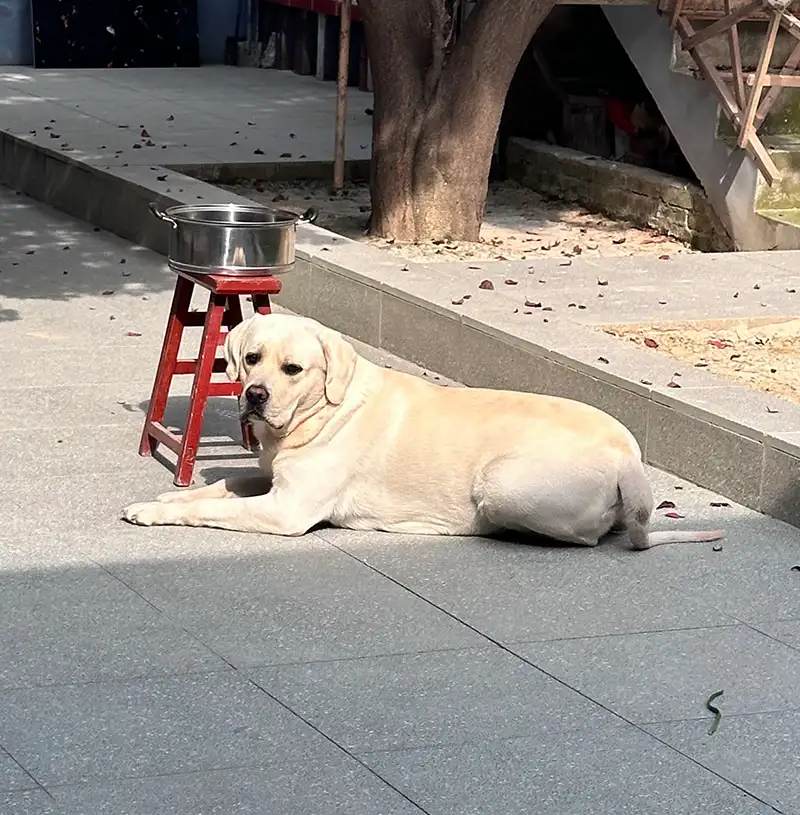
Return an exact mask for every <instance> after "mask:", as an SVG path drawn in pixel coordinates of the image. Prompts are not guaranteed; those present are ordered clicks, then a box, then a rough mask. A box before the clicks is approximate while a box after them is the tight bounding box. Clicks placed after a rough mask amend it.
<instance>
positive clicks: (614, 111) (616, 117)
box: [606, 99, 636, 136]
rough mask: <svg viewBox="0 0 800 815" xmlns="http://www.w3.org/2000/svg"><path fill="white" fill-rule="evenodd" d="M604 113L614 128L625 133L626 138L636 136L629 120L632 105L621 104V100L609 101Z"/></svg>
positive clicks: (627, 103)
mask: <svg viewBox="0 0 800 815" xmlns="http://www.w3.org/2000/svg"><path fill="white" fill-rule="evenodd" d="M606 113H607V114H608V118H609V119H611V121H612V122H613V124H614V127H616V128H618V129H619V130H621V131H622V132H623V133H626V134H627V135H628V136H635V135H636V128H635V127H634V124H633V121H632V119H631V114H632V113H633V105H632V104H630V103H629V102H623V101H622V100H621V99H609V100H608V101H607V102H606Z"/></svg>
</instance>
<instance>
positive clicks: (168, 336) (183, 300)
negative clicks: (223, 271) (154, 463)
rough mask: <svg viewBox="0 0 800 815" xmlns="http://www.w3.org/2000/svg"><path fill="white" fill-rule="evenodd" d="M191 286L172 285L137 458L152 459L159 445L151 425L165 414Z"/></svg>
mask: <svg viewBox="0 0 800 815" xmlns="http://www.w3.org/2000/svg"><path fill="white" fill-rule="evenodd" d="M193 289H194V283H193V282H192V281H191V280H187V279H186V278H185V277H178V282H177V283H176V284H175V294H174V295H173V296H172V306H171V307H170V312H169V320H168V321H167V330H166V333H165V334H164V343H163V345H162V346H161V357H160V358H159V360H158V371H157V372H156V380H155V382H154V384H153V392H152V394H151V395H150V403H149V404H148V406H147V415H146V417H145V422H144V430H143V431H142V439H141V441H140V443H139V455H140V456H152V455H153V453H154V452H155V449H156V446H157V444H158V442H157V441H156V440H155V439H154V438H153V437H152V436H151V435H150V433H149V430H150V424H151V423H152V422H160V421H161V420H162V419H163V418H164V411H165V410H166V407H167V399H168V398H169V388H170V385H171V384H172V377H173V376H174V374H175V363H176V362H177V361H178V352H179V351H180V347H181V339H182V337H183V329H184V328H185V327H186V317H187V315H188V314H189V306H190V305H191V302H192V291H193Z"/></svg>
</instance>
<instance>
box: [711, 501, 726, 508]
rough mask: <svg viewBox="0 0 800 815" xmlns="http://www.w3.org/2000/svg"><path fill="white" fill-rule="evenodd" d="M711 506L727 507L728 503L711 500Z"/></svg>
mask: <svg viewBox="0 0 800 815" xmlns="http://www.w3.org/2000/svg"><path fill="white" fill-rule="evenodd" d="M711 506H712V507H729V506H730V504H729V503H728V502H727V501H712V502H711Z"/></svg>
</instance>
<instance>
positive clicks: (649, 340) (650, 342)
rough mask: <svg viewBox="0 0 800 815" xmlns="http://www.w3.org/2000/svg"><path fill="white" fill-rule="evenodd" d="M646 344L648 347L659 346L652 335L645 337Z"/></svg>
mask: <svg viewBox="0 0 800 815" xmlns="http://www.w3.org/2000/svg"><path fill="white" fill-rule="evenodd" d="M644 344H645V345H646V346H647V347H648V348H658V343H657V342H656V341H655V340H654V339H653V338H652V337H645V338H644Z"/></svg>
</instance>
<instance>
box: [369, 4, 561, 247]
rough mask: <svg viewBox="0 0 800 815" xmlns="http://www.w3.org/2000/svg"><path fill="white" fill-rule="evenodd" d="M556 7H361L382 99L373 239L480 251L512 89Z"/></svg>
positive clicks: (376, 120) (376, 123) (377, 117)
mask: <svg viewBox="0 0 800 815" xmlns="http://www.w3.org/2000/svg"><path fill="white" fill-rule="evenodd" d="M554 5H555V0H479V1H478V3H477V5H476V6H475V8H474V10H473V11H472V13H471V14H470V15H469V17H468V19H467V21H466V23H465V25H464V27H463V29H462V31H461V33H460V35H459V37H458V39H457V41H456V42H453V37H452V34H453V22H454V7H455V0H359V8H360V10H361V15H362V19H363V21H364V34H365V39H366V45H367V52H368V54H369V59H370V65H371V69H372V79H373V85H374V89H375V103H374V117H373V138H372V165H371V177H370V191H371V197H372V215H371V218H370V232H371V233H372V234H373V235H377V236H380V237H384V238H393V239H395V240H398V241H411V242H421V241H430V240H465V241H477V240H478V237H479V233H480V227H481V222H482V220H483V208H484V204H485V201H486V192H487V188H488V179H489V168H490V165H491V160H492V152H493V149H494V143H495V138H496V135H497V128H498V126H499V123H500V117H501V115H502V112H503V105H504V102H505V97H506V93H507V91H508V87H509V85H510V84H511V80H512V78H513V76H514V72H515V71H516V68H517V65H518V63H519V61H520V58H521V57H522V54H523V53H524V51H525V48H526V47H527V45H528V43H529V42H530V40H531V37H533V35H534V33H535V32H536V29H537V28H538V27H539V25H540V23H541V22H542V21H543V20H544V19H545V17H547V15H548V14H549V13H550V10H551V9H552V8H553V6H554Z"/></svg>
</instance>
